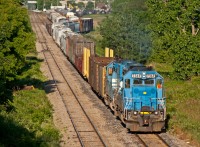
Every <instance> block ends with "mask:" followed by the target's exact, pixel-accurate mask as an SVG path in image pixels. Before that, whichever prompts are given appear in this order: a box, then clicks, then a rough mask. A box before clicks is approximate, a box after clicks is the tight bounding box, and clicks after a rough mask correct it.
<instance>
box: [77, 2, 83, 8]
mask: <svg viewBox="0 0 200 147" xmlns="http://www.w3.org/2000/svg"><path fill="white" fill-rule="evenodd" d="M77 6H78V8H79V9H84V8H85V4H84V3H83V2H79V3H78V4H77Z"/></svg>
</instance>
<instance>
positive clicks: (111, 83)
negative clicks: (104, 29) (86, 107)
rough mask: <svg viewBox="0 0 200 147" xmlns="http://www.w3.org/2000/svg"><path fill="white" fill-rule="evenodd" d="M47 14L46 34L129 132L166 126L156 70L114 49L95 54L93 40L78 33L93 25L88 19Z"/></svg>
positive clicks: (161, 79)
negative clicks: (115, 53) (117, 54)
mask: <svg viewBox="0 0 200 147" xmlns="http://www.w3.org/2000/svg"><path fill="white" fill-rule="evenodd" d="M48 17H49V19H50V20H51V22H52V23H51V24H47V25H46V27H47V30H48V32H49V34H50V35H52V36H53V39H54V40H55V42H56V43H57V45H58V46H59V47H60V49H61V50H62V52H63V53H64V55H65V56H66V57H67V58H68V60H69V61H70V62H71V63H72V64H73V65H74V66H75V67H76V69H77V70H78V72H79V73H80V74H81V75H82V76H83V77H84V78H86V79H87V81H88V83H89V84H90V85H91V88H92V89H93V90H94V91H95V92H96V93H97V94H98V95H99V96H101V97H102V98H103V100H104V102H105V104H106V105H108V106H109V107H110V108H111V110H112V111H113V112H114V115H115V116H117V117H119V118H120V119H121V121H122V122H123V123H124V124H125V126H126V128H128V129H129V130H130V131H131V132H161V131H162V130H163V129H164V128H165V125H166V124H165V121H166V98H165V94H164V79H163V77H162V76H161V75H160V74H159V73H158V72H156V71H155V70H153V69H152V68H151V67H148V66H145V65H143V64H140V63H137V62H135V61H131V60H124V59H117V58H114V57H113V52H112V51H113V50H110V54H111V57H110V56H109V55H107V57H99V56H97V55H96V54H95V44H94V42H93V41H91V40H89V39H87V38H84V37H83V36H82V35H81V34H80V33H81V32H85V31H84V30H87V31H91V30H89V29H85V28H84V27H87V28H90V29H91V28H92V27H89V24H90V23H91V19H89V18H88V19H85V20H89V22H86V21H84V23H80V21H81V20H80V19H79V20H78V21H77V20H75V21H71V20H70V21H69V20H67V19H66V17H63V15H61V14H60V13H58V12H52V13H50V14H49V15H48ZM75 23H78V24H76V25H77V26H79V27H75V26H76V25H75ZM70 24H71V27H70ZM80 25H82V26H81V27H82V29H80ZM91 26H93V25H91ZM75 28H76V29H75ZM77 30H78V31H77ZM80 30H82V31H80ZM107 52H108V53H109V50H107Z"/></svg>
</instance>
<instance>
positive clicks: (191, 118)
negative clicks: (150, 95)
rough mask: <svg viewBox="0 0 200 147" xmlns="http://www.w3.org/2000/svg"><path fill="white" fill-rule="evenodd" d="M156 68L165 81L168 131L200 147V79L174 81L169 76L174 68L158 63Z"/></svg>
mask: <svg viewBox="0 0 200 147" xmlns="http://www.w3.org/2000/svg"><path fill="white" fill-rule="evenodd" d="M154 66H155V69H156V70H157V71H158V72H160V73H161V74H162V75H164V79H165V89H166V98H167V112H168V115H169V123H168V125H169V127H168V131H169V132H171V133H173V134H176V135H178V136H179V137H180V138H182V139H185V140H186V141H188V142H190V141H192V142H193V143H194V144H195V145H196V146H200V123H199V122H200V114H199V113H200V84H199V83H200V77H193V78H192V79H191V80H190V81H177V80H172V79H170V78H169V76H168V75H170V74H171V72H172V70H173V69H172V67H170V66H169V65H166V64H158V63H157V64H156V63H154Z"/></svg>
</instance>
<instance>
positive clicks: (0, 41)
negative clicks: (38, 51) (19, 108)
mask: <svg viewBox="0 0 200 147" xmlns="http://www.w3.org/2000/svg"><path fill="white" fill-rule="evenodd" d="M19 2H20V1H17V0H1V1H0V14H1V17H0V87H1V88H0V97H1V98H0V102H1V101H4V100H5V99H4V98H7V97H8V93H9V91H10V90H11V84H10V83H12V82H13V81H14V80H15V79H16V77H17V75H18V74H20V72H21V71H22V69H23V68H24V66H25V64H26V55H27V53H28V52H29V51H30V50H31V49H34V45H35V37H34V35H33V32H32V29H31V25H30V22H29V17H28V12H27V9H25V8H22V7H21V6H20V3H19Z"/></svg>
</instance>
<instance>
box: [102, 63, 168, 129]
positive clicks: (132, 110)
mask: <svg viewBox="0 0 200 147" xmlns="http://www.w3.org/2000/svg"><path fill="white" fill-rule="evenodd" d="M163 83H164V81H163V77H162V76H161V75H160V74H159V73H157V72H156V71H154V70H152V68H151V67H146V66H144V65H142V64H139V63H136V62H134V61H129V60H121V61H113V62H111V63H110V64H108V65H107V67H106V97H105V102H106V104H108V105H109V106H110V108H111V109H112V110H113V111H114V114H115V115H116V116H118V117H119V118H120V119H121V120H122V122H123V123H124V124H125V125H126V127H127V128H128V129H129V130H130V131H133V132H160V131H162V129H164V127H165V120H166V98H165V97H164V88H163Z"/></svg>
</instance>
